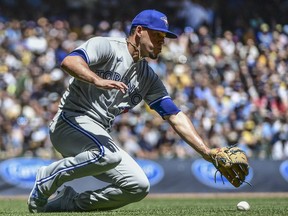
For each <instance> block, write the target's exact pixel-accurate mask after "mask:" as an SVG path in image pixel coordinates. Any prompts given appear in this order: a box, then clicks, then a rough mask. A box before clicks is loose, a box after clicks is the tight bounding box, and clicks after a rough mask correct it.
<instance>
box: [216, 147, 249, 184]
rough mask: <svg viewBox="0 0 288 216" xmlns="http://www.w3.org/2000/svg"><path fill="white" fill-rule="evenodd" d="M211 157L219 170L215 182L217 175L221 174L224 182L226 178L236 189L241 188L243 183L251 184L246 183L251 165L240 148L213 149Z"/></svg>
mask: <svg viewBox="0 0 288 216" xmlns="http://www.w3.org/2000/svg"><path fill="white" fill-rule="evenodd" d="M210 156H211V158H212V163H213V164H214V166H215V167H216V169H217V171H216V173H215V182H216V174H217V172H220V174H221V178H222V181H223V176H225V178H226V179H227V180H228V181H229V182H230V183H231V184H232V185H233V186H234V187H239V186H240V185H241V184H242V183H243V182H245V183H247V184H249V183H248V182H246V181H245V178H246V176H247V175H248V174H249V164H248V160H247V156H246V154H245V152H244V151H242V150H241V149H240V148H238V147H236V146H230V147H222V148H214V149H211V153H210ZM223 184H224V181H223ZM249 185H250V184H249ZM250 186H251V185H250Z"/></svg>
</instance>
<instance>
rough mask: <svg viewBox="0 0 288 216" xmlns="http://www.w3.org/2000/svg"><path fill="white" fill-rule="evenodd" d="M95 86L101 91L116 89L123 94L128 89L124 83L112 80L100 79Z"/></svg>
mask: <svg viewBox="0 0 288 216" xmlns="http://www.w3.org/2000/svg"><path fill="white" fill-rule="evenodd" d="M95 85H96V86H97V87H98V88H101V89H107V90H110V89H117V90H120V91H121V92H122V93H123V94H124V93H125V92H126V90H127V89H128V86H127V85H126V84H125V83H123V82H119V81H114V80H105V79H101V80H99V81H98V82H97V83H95Z"/></svg>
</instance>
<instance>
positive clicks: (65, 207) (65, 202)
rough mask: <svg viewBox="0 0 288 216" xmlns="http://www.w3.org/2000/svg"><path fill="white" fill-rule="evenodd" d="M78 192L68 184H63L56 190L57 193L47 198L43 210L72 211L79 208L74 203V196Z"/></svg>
mask: <svg viewBox="0 0 288 216" xmlns="http://www.w3.org/2000/svg"><path fill="white" fill-rule="evenodd" d="M77 195H78V193H77V192H76V191H75V190H74V189H73V188H72V187H70V186H64V188H63V189H62V190H61V191H59V192H58V194H57V195H56V196H55V197H54V198H53V199H51V200H48V203H47V205H46V206H45V212H64V211H65V212H73V211H79V210H80V209H78V208H77V206H76V205H75V203H74V198H75V197H76V196H77Z"/></svg>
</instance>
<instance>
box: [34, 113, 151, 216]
mask: <svg viewBox="0 0 288 216" xmlns="http://www.w3.org/2000/svg"><path fill="white" fill-rule="evenodd" d="M63 117H64V116H63ZM63 117H62V118H60V119H55V121H54V122H53V123H52V125H51V127H50V128H51V133H50V137H51V141H52V143H53V145H54V147H55V148H56V149H57V150H58V151H59V152H60V153H61V154H62V155H63V156H65V158H63V159H61V160H59V161H56V162H54V163H52V164H51V165H49V166H47V167H46V168H45V169H44V170H43V171H42V172H41V173H40V175H39V176H40V179H38V181H39V182H41V184H40V187H41V191H43V193H44V194H45V195H48V196H50V195H52V194H53V193H54V192H55V191H56V190H57V189H58V187H60V186H61V185H62V184H63V183H65V182H68V181H71V180H73V179H77V178H81V177H84V176H95V177H96V178H98V179H99V180H102V181H105V182H109V183H111V184H110V185H108V186H107V187H105V188H102V189H98V190H94V191H86V192H82V193H80V194H79V196H78V197H77V198H76V200H75V202H76V204H77V206H78V207H80V208H81V209H83V210H84V211H93V210H109V209H115V208H119V207H122V206H124V205H127V204H129V203H131V202H136V201H138V200H141V199H143V198H144V197H145V196H146V195H147V193H148V191H149V187H150V186H149V181H148V179H147V177H146V175H145V173H144V172H143V171H142V169H141V168H140V167H139V165H138V164H137V163H136V162H135V161H134V160H133V159H132V157H130V156H129V155H128V154H127V153H126V152H124V151H123V150H121V149H120V148H119V147H118V146H117V145H116V144H115V143H114V142H113V139H112V138H111V137H110V135H109V134H108V133H107V131H106V130H104V129H103V128H102V127H101V126H99V125H98V124H96V123H95V122H93V120H91V119H90V118H88V117H86V116H80V117H73V116H70V117H67V116H66V117H65V118H63Z"/></svg>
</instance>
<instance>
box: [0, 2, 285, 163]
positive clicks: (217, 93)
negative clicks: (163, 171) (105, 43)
mask: <svg viewBox="0 0 288 216" xmlns="http://www.w3.org/2000/svg"><path fill="white" fill-rule="evenodd" d="M126 1H128V0H126ZM65 2H66V1H65ZM67 2H68V3H67V4H69V7H67V10H64V11H63V8H65V7H64V6H63V5H62V3H61V4H60V3H57V2H56V1H55V2H54V1H51V3H49V2H48V1H43V0H42V1H41V0H36V1H29V5H31V6H32V7H34V8H37V9H38V8H39V10H37V13H27V11H28V9H27V10H26V12H25V13H24V12H23V11H25V7H26V6H25V5H23V4H22V3H21V1H17V0H15V1H1V0H0V4H2V5H1V6H2V7H3V9H2V10H1V12H3V14H0V44H1V48H0V89H1V91H0V132H1V138H0V159H4V158H10V157H17V156H36V157H45V158H53V157H58V156H59V155H58V154H57V152H56V151H55V150H54V149H52V147H51V144H50V140H49V136H48V129H47V126H48V124H49V122H50V121H51V118H52V117H53V116H54V114H55V112H56V111H57V106H58V102H59V100H60V98H59V95H61V94H62V93H63V91H64V89H65V88H66V86H67V83H68V82H69V79H70V77H69V76H67V74H65V73H64V72H63V71H62V70H61V69H60V68H59V63H60V62H61V61H62V59H63V58H64V57H65V56H66V55H67V53H69V52H70V51H71V50H73V49H74V48H75V47H77V46H79V45H80V44H81V43H82V42H83V41H84V40H87V39H88V38H91V37H93V36H107V35H110V36H115V37H118V36H120V37H126V33H127V29H129V22H128V21H127V20H129V18H130V17H129V11H130V10H136V9H137V7H136V6H134V4H132V3H131V2H130V4H129V5H131V8H130V9H129V10H128V9H127V8H125V7H123V8H122V7H118V6H119V5H121V4H122V3H121V4H120V3H119V2H118V1H117V0H116V1H113V4H111V5H109V4H108V3H107V2H105V1H95V2H94V1H90V2H89V7H88V6H87V5H86V3H85V2H86V1H85V2H81V3H79V1H77V2H78V3H79V5H78V3H77V2H76V3H75V2H73V3H71V2H72V1H67ZM128 2H129V1H128ZM151 2H152V1H146V2H143V3H141V6H139V7H146V8H147V7H150V6H151ZM165 2H166V3H165V6H164V5H163V4H161V3H158V2H157V3H155V4H154V3H153V5H152V6H153V7H156V9H157V7H160V8H159V9H160V10H162V9H163V10H167V11H171V13H172V12H173V11H174V13H175V17H174V20H173V21H174V23H179V24H180V25H179V26H175V24H174V26H173V27H174V28H176V27H177V29H178V30H177V31H178V32H179V38H178V39H177V40H167V41H166V44H165V46H164V47H163V52H162V55H161V56H160V57H159V59H157V60H150V61H149V65H150V66H151V67H152V68H153V69H154V71H155V72H156V73H157V74H158V76H161V77H162V79H163V80H164V83H165V85H166V86H167V89H168V91H169V92H170V94H171V96H172V97H174V99H175V103H177V102H179V104H185V105H183V106H181V110H182V111H184V112H186V113H187V114H188V115H189V116H190V118H191V120H192V121H193V123H194V124H195V127H196V129H197V131H198V132H199V133H200V134H201V136H202V137H205V139H206V140H207V143H209V144H210V145H211V146H213V147H222V146H230V145H239V146H240V147H241V148H242V149H243V150H245V151H246V152H247V154H248V155H249V157H253V158H259V159H274V160H283V159H287V158H288V123H287V119H288V89H287V83H288V73H287V68H288V67H287V64H288V63H287V59H288V49H287V46H288V24H287V23H285V22H287V19H285V22H283V21H282V23H281V20H280V19H279V22H278V20H277V22H276V21H275V20H272V21H271V20H268V18H269V16H268V17H266V19H264V18H262V17H260V16H259V17H250V20H247V18H246V16H243V17H242V19H241V18H238V19H232V18H229V19H223V17H225V14H227V13H228V14H229V15H231V17H233V16H234V14H233V13H235V14H236V12H237V11H242V10H241V8H242V7H243V8H245V10H244V9H243V13H245V14H246V12H245V11H249V10H248V8H250V7H252V6H253V5H254V4H256V3H253V1H252V2H251V1H238V6H237V7H236V6H235V5H234V6H233V5H232V4H227V5H224V6H222V7H223V8H217V7H215V5H216V4H213V5H210V6H211V7H209V5H207V4H208V2H206V4H205V5H203V4H202V5H201V1H195V2H194V1H188V0H185V1H181V2H178V1H176V3H175V1H174V0H169V1H165ZM248 2H250V3H248ZM17 4H18V5H20V4H21V6H22V5H23V8H21V10H19V9H18V7H16V5H17ZM63 4H64V3H63ZM263 4H264V3H263ZM269 4H270V3H269ZM271 4H272V3H271ZM26 5H27V4H26ZM40 5H41V6H40ZM52 5H53V10H51V7H52ZM99 5H100V6H101V7H103V10H99V9H98V10H97V11H98V12H97V13H94V12H93V13H92V12H91V11H93V8H94V7H99ZM171 5H172V6H173V5H174V6H173V7H172V6H171ZM175 5H177V7H176V6H175ZM132 6H133V7H132ZM152 6H151V7H152ZM183 6H185V10H184V9H183V10H182V9H181V10H180V9H179V8H181V7H183ZM216 6H217V5H216ZM115 7H118V8H117V10H113V13H111V12H109V9H111V8H115ZM171 7H172V8H173V10H171ZM212 7H215V8H214V9H217V12H218V13H216V11H213V12H212ZM175 8H177V10H176V11H175ZM227 8H228V9H229V10H224V9H227ZM265 8H267V6H266V4H264V5H263V9H265ZM12 9H13V11H14V13H12V12H11V10H12ZM29 9H30V8H29ZM127 10H128V11H127ZM191 10H192V11H195V10H196V12H193V13H192V14H191ZM222 10H224V12H225V13H220V12H221V11H222ZM255 10H257V8H256V9H255ZM271 10H272V9H271ZM15 11H16V12H15ZM17 11H18V12H19V14H18V13H17ZM79 11H82V12H87V13H83V14H85V16H83V19H82V16H81V19H80V15H79ZM272 11H273V10H272ZM276 12H277V13H279V11H276ZM219 13H220V14H219ZM277 13H275V16H270V17H271V19H272V17H273V18H275V19H276V17H279V16H278V14H277ZM119 14H121V16H119ZM123 14H124V16H122V15H123ZM199 14H200V15H199ZM192 15H197V17H196V19H195V18H193V17H194V16H192ZM198 15H199V16H198ZM17 16H18V17H19V18H18V19H17V18H16V17H17ZM216 16H217V23H214V21H215V20H214V18H216ZM283 16H284V15H283ZM118 17H124V18H123V19H121V20H120V19H119V18H118ZM247 17H248V15H247ZM263 17H264V15H263ZM183 20H185V23H183ZM263 20H265V23H264V22H263ZM274 21H275V22H274ZM181 22H182V24H181ZM275 23H277V24H275ZM170 24H171V25H173V22H170ZM214 25H215V26H218V27H221V28H217V29H215V28H214V27H215V26H214ZM227 27H230V28H227ZM143 110H148V113H147V114H145V115H139V113H141V112H143ZM114 128H115V131H114V134H113V136H114V137H115V140H117V141H118V143H119V145H120V146H121V147H122V148H124V149H125V150H126V151H127V152H128V153H130V154H131V155H133V156H135V157H141V158H150V159H154V158H158V157H161V158H166V159H169V158H182V159H185V158H189V157H197V153H196V152H194V151H192V150H191V149H190V148H188V149H187V145H186V144H185V143H184V141H183V140H181V138H180V137H178V136H177V135H176V134H175V133H174V132H173V130H171V128H169V126H168V125H167V123H166V122H165V121H164V120H162V119H161V118H160V117H159V116H157V115H156V114H155V113H154V112H153V111H151V110H149V108H148V107H147V105H145V104H144V103H141V104H139V105H138V106H137V108H136V109H135V110H134V111H133V112H131V113H126V114H123V115H121V116H119V117H117V119H116V121H115V127H114ZM127 134H129V135H127Z"/></svg>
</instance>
